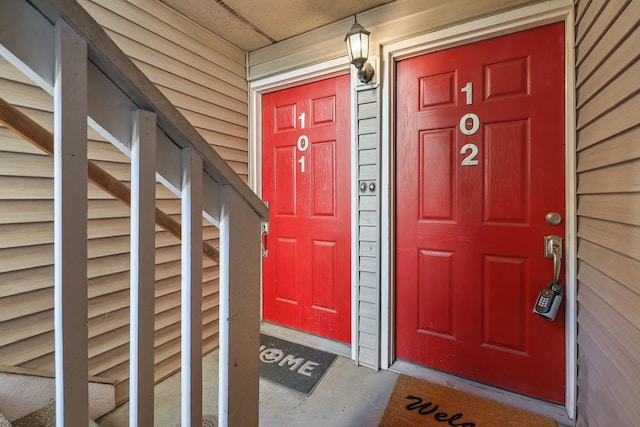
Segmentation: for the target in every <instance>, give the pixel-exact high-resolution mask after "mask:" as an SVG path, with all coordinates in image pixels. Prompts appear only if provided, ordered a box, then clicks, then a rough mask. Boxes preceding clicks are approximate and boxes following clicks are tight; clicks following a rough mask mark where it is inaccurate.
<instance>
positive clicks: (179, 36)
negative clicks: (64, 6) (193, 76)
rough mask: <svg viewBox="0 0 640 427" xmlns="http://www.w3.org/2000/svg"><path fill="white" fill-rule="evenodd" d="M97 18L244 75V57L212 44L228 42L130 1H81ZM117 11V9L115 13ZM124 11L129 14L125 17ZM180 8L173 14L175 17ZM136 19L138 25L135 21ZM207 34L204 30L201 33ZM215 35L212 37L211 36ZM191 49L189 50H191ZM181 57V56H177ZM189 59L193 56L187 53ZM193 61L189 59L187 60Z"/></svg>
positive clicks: (226, 73)
mask: <svg viewBox="0 0 640 427" xmlns="http://www.w3.org/2000/svg"><path fill="white" fill-rule="evenodd" d="M79 3H80V4H81V5H82V7H84V8H85V9H86V10H87V12H89V13H90V14H91V15H92V16H93V17H94V19H96V20H97V21H98V22H100V25H102V26H103V27H105V28H111V29H113V28H117V29H119V30H120V31H123V33H124V35H127V36H129V37H131V38H134V39H141V40H145V42H146V43H148V44H150V45H153V46H156V47H157V48H158V49H159V50H161V51H163V52H166V53H167V54H170V53H171V54H174V55H186V52H189V53H191V55H193V56H196V54H195V53H193V52H198V54H197V56H198V57H199V59H200V60H201V61H206V62H204V63H208V64H210V66H211V71H212V72H213V73H214V74H216V75H219V76H221V77H234V76H235V78H237V76H242V75H244V61H234V60H232V59H231V58H229V57H227V56H226V55H224V54H222V55H221V54H220V53H219V52H216V51H215V50H214V49H212V47H214V46H220V45H223V44H226V43H219V42H218V43H215V41H214V40H211V41H214V43H211V44H205V43H202V42H201V41H200V39H199V38H193V37H189V36H187V35H186V34H184V33H183V32H182V31H178V29H179V28H174V27H171V26H170V25H168V23H167V22H163V21H161V20H159V19H157V18H155V17H154V16H152V15H151V14H149V13H148V12H147V13H145V12H144V11H143V10H141V9H139V8H137V7H135V6H133V5H131V4H130V2H126V1H121V0H115V1H114V0H90V1H88V0H80V2H79ZM112 11H116V12H117V13H113V12H112ZM120 15H122V16H124V17H126V20H125V18H122V17H121V16H120ZM177 15H179V14H178V13H177V12H176V13H175V14H174V16H173V17H172V18H171V20H172V21H173V20H175V19H176V16H177ZM132 23H135V25H131V24H132ZM202 35H204V34H202V33H201V36H202ZM209 38H210V39H211V37H209ZM187 49H189V50H187ZM176 58H179V56H176ZM207 58H216V61H215V62H213V61H208V60H207ZM183 59H185V60H188V59H192V58H191V57H189V56H187V57H186V58H183ZM187 63H189V62H187Z"/></svg>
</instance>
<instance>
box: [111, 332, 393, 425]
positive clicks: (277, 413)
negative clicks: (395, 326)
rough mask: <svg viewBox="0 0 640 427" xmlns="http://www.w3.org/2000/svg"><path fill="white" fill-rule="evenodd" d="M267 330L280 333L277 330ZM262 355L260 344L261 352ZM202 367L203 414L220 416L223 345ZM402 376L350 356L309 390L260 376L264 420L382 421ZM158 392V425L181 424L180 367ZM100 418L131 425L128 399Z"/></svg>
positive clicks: (314, 422)
mask: <svg viewBox="0 0 640 427" xmlns="http://www.w3.org/2000/svg"><path fill="white" fill-rule="evenodd" d="M265 329H268V328H264V327H263V332H264V331H265ZM267 332H268V333H269V332H272V333H273V332H275V333H277V331H274V330H271V331H267ZM289 338H290V337H289ZM316 344H317V343H316ZM329 345H330V344H329ZM316 347H320V348H322V347H323V346H322V345H319V346H318V345H316ZM330 350H331V352H333V353H337V354H344V348H340V347H338V348H332V349H330ZM257 355H258V353H257V349H256V357H257ZM202 369H203V374H204V378H205V382H204V384H203V415H204V417H205V419H207V418H209V419H217V416H216V414H217V413H218V352H217V351H215V352H213V353H211V354H209V355H207V356H205V357H204V358H203V366H202ZM397 377H398V374H397V373H395V372H391V371H379V372H376V371H373V370H371V369H369V368H365V367H359V366H355V365H354V363H353V361H352V360H350V359H349V358H348V357H344V356H338V358H337V359H336V360H335V362H334V363H333V365H332V366H331V367H330V368H329V370H328V371H327V373H326V374H325V376H324V377H323V378H322V379H321V380H320V382H319V383H318V385H317V386H316V388H315V390H314V391H313V393H311V395H309V396H306V395H304V394H302V393H299V392H297V391H294V390H291V389H288V388H286V387H283V386H281V385H279V384H275V383H272V382H269V381H267V380H264V379H260V426H265V427H271V426H274V427H275V426H278V427H280V426H288V427H295V426H305V427H315V426H318V427H319V426H328V425H330V426H334V427H342V426H343V427H352V426H362V427H365V426H377V425H378V422H379V421H380V419H381V418H382V414H383V413H384V409H385V407H386V406H387V401H388V399H389V396H390V395H391V392H392V390H393V387H394V385H395V382H396V379H397ZM155 393H156V394H155V422H154V425H155V426H157V427H174V426H175V427H178V426H180V373H177V374H175V375H173V376H172V377H169V378H168V379H166V380H164V381H163V382H161V383H160V384H158V385H157V386H156V388H155ZM98 424H99V425H100V426H101V427H124V426H128V425H129V405H128V403H126V404H124V405H122V406H120V407H119V408H117V409H116V410H115V411H114V412H112V413H110V414H108V415H106V416H104V417H102V418H101V419H99V420H98ZM204 425H205V426H209V425H211V424H207V423H204ZM216 425H217V424H216Z"/></svg>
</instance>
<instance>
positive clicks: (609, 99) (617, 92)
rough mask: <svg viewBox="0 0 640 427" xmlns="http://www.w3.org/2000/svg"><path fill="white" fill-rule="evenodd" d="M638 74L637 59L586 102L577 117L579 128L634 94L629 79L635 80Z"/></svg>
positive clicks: (639, 62)
mask: <svg viewBox="0 0 640 427" xmlns="http://www.w3.org/2000/svg"><path fill="white" fill-rule="evenodd" d="M638 75H640V61H636V62H635V63H634V64H633V65H631V67H629V68H627V69H626V70H625V71H624V72H623V73H622V74H620V75H619V76H617V77H616V79H615V80H613V81H612V82H611V83H610V84H609V85H607V86H606V87H604V89H603V90H602V91H601V92H599V93H598V94H597V95H595V96H594V97H593V98H591V99H590V100H589V101H588V102H586V103H585V104H584V105H583V106H582V107H581V108H580V113H579V114H578V117H577V118H578V123H577V129H582V128H584V127H585V126H586V125H588V124H589V123H591V122H592V121H594V120H595V119H596V118H598V116H600V115H602V114H603V113H604V112H607V111H610V110H611V109H613V108H614V107H616V106H617V105H619V104H621V103H622V102H623V101H624V100H625V99H627V98H629V97H630V96H633V95H634V92H633V91H630V90H629V89H630V88H629V81H633V79H634V78H636V76H638ZM636 94H637V92H636ZM578 101H580V100H578Z"/></svg>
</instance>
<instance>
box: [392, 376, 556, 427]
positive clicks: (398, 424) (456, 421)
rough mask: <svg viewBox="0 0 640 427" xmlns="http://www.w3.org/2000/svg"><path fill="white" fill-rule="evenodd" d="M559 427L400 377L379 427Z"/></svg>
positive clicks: (489, 402) (547, 420) (534, 416)
mask: <svg viewBox="0 0 640 427" xmlns="http://www.w3.org/2000/svg"><path fill="white" fill-rule="evenodd" d="M391 426H393V427H402V426H443V427H444V426H459V427H557V423H556V422H555V421H554V420H552V419H551V418H547V417H543V416H542V415H538V414H534V413H532V412H527V411H523V410H521V409H517V408H512V407H510V406H507V405H504V404H502V403H498V402H495V401H493V400H488V399H484V398H482V397H479V396H474V395H473V394H469V393H465V392H463V391H459V390H456V389H453V388H450V387H445V386H441V385H438V384H433V383H430V382H427V381H423V380H419V379H417V378H412V377H408V376H406V375H400V376H399V377H398V382H397V383H396V385H395V387H394V389H393V392H392V394H391V397H390V398H389V403H388V404H387V408H386V409H385V411H384V415H383V416H382V421H380V427H391Z"/></svg>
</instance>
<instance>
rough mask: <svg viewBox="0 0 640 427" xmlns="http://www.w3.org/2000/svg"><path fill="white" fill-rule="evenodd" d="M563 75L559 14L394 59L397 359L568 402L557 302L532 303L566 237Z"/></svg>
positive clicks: (548, 398)
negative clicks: (553, 251) (553, 310)
mask: <svg viewBox="0 0 640 427" xmlns="http://www.w3.org/2000/svg"><path fill="white" fill-rule="evenodd" d="M564 82H565V80H564V26H563V24H554V25H550V26H546V27H542V28H538V29H534V30H530V31H527V32H522V33H517V34H513V35H508V36H504V37H500V38H496V39H492V40H488V41H483V42H478V43H474V44H470V45H467V46H462V47H458V48H454V49H449V50H446V51H441V52H436V53H431V54H427V55H424V56H420V57H416V58H411V59H407V60H403V61H400V62H399V63H398V64H397V91H396V93H397V95H396V96H397V98H396V105H397V120H396V123H397V146H396V150H397V156H396V162H397V163H396V182H397V186H396V215H397V216H396V230H395V235H396V276H395V280H396V307H395V309H396V340H397V341H396V354H397V357H398V358H401V359H406V360H409V361H413V362H416V363H419V364H423V365H427V366H430V367H433V368H436V369H440V370H443V371H448V372H451V373H454V374H456V375H459V376H463V377H468V378H471V379H475V380H478V381H481V382H485V383H488V384H491V385H495V386H498V387H502V388H506V389H509V390H513V391H516V392H520V393H524V394H527V395H530V396H535V397H539V398H543V399H547V400H551V401H556V402H562V401H564V395H565V392H564V385H565V333H564V314H563V311H564V304H563V305H562V306H561V308H560V312H559V313H558V315H557V317H556V319H555V320H554V321H549V320H545V319H542V318H540V317H538V316H536V315H534V314H533V313H532V310H533V307H534V304H535V300H536V297H537V295H538V292H539V291H540V290H541V289H542V288H543V287H544V286H546V285H547V284H548V282H549V281H550V280H551V279H552V277H553V264H552V262H551V260H549V259H547V258H545V257H544V238H543V236H545V235H552V234H553V235H558V236H560V237H563V236H564V227H563V226H562V225H559V226H553V225H550V224H548V223H547V222H546V221H545V216H546V215H547V213H549V212H553V211H555V212H559V213H561V214H562V215H563V217H564V207H565V193H564V187H565V173H564V162H565V161H564V129H565V128H564V114H565V113H564V111H565V110H564ZM561 277H562V276H561Z"/></svg>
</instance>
